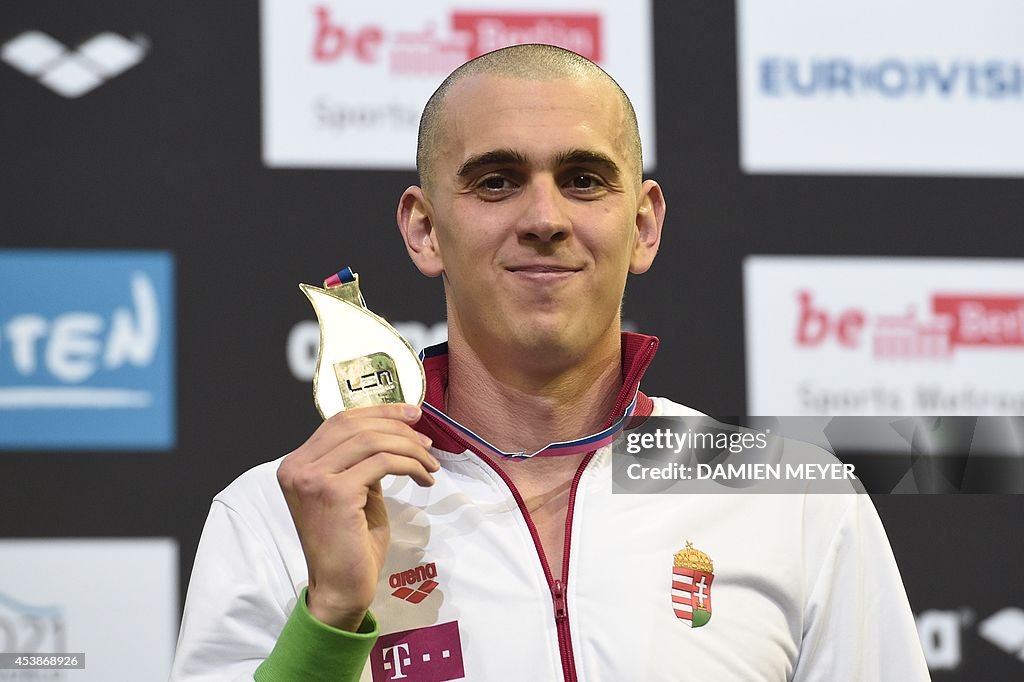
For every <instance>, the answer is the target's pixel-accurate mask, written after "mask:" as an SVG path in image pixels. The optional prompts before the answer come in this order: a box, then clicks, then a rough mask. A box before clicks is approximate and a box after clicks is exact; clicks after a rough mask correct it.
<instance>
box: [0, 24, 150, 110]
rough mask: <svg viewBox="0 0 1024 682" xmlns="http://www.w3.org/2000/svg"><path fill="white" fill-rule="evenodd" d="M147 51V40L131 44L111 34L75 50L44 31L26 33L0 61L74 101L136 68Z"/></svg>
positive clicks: (0, 55) (8, 46)
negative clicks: (75, 98)
mask: <svg viewBox="0 0 1024 682" xmlns="http://www.w3.org/2000/svg"><path fill="white" fill-rule="evenodd" d="M148 50H149V41H148V40H146V39H145V38H142V37H135V38H133V39H131V40H129V39H128V38H125V37H124V36H120V35H118V34H116V33H111V32H109V31H107V32H104V33H99V34H97V35H95V36H93V37H92V38H89V39H88V40H86V41H85V42H84V43H82V44H81V45H79V46H78V47H76V48H74V49H68V47H67V46H66V45H64V44H63V43H61V42H60V41H58V40H56V39H55V38H53V37H51V36H49V35H47V34H46V33H43V32H42V31H25V32H24V33H22V34H20V35H18V36H17V37H15V38H13V39H12V40H9V41H8V42H6V43H4V45H3V47H2V48H0V59H3V61H5V62H7V63H8V64H9V65H11V66H12V67H14V68H15V69H17V70H18V71H21V72H22V73H23V74H25V75H26V76H28V77H29V78H35V79H36V80H37V81H38V82H39V83H40V84H41V85H43V86H45V87H47V88H49V89H50V90H52V91H53V92H55V93H57V94H58V95H61V96H63V97H68V98H74V97H81V96H82V95H84V94H86V93H88V92H90V91H91V90H94V89H95V88H97V87H99V86H100V85H102V84H103V83H105V82H106V81H108V80H110V79H111V78H114V77H115V76H119V75H121V74H122V73H124V72H125V71H127V70H128V69H130V68H131V67H133V66H135V65H136V64H138V63H139V62H141V61H142V60H143V58H145V56H146V52H147V51H148Z"/></svg>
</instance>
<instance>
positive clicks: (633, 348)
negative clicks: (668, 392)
mask: <svg viewBox="0 0 1024 682" xmlns="http://www.w3.org/2000/svg"><path fill="white" fill-rule="evenodd" d="M659 343H660V342H659V341H658V338H657V337H656V336H647V335H645V334H636V333H633V332H622V373H621V378H622V385H621V386H620V388H619V393H618V395H617V396H616V397H615V407H614V408H613V409H612V413H611V414H610V415H608V420H607V422H606V423H605V425H604V428H608V427H609V426H611V425H612V424H613V423H614V422H615V420H616V419H617V418H618V417H620V416H622V414H623V412H624V411H625V409H626V407H627V406H628V405H629V404H630V403H631V402H632V400H633V396H634V395H635V396H636V399H637V400H636V407H635V409H634V411H633V417H648V416H650V415H651V412H652V410H653V409H654V401H652V400H651V399H650V398H649V397H647V396H646V395H645V394H644V393H643V392H642V391H639V390H638V386H639V385H640V378H641V377H643V375H644V372H645V371H647V367H648V366H649V365H650V364H651V360H653V359H654V354H655V352H657V350H658V344H659ZM422 358H423V369H424V370H425V371H426V375H427V391H426V398H425V399H424V401H425V402H426V403H428V404H430V405H431V406H432V407H433V408H435V409H437V410H438V411H441V412H443V411H444V410H445V400H444V398H445V391H446V389H447V388H448V344H447V343H440V344H438V345H436V346H431V347H429V348H426V349H425V350H424V351H423V353H422ZM416 430H417V431H419V432H420V433H423V434H425V435H426V436H428V437H429V438H430V439H431V440H433V441H434V447H437V448H439V449H441V450H444V451H446V452H464V451H466V450H474V451H475V450H476V448H474V447H472V446H471V445H470V443H468V442H467V441H466V440H465V439H464V438H462V437H461V436H460V435H459V434H458V433H457V432H455V431H454V430H453V429H451V428H450V427H448V425H447V424H445V423H444V422H443V421H442V420H441V419H439V418H438V417H436V416H434V415H433V414H431V413H430V412H428V411H424V412H423V417H422V418H421V419H420V420H419V422H418V423H417V424H416ZM478 454H480V453H478Z"/></svg>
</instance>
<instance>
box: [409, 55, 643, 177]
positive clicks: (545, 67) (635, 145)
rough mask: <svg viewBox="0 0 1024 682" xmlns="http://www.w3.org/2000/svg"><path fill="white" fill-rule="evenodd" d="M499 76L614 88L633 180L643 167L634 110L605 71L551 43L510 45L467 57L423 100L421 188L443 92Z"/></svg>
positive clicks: (436, 142)
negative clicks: (479, 78)
mask: <svg viewBox="0 0 1024 682" xmlns="http://www.w3.org/2000/svg"><path fill="white" fill-rule="evenodd" d="M485 74H486V75H491V76H500V77H503V78H514V79H521V80H539V81H552V80H562V79H571V80H593V81H594V82H595V83H598V84H601V83H603V84H605V85H607V86H610V87H612V88H614V89H615V91H616V92H617V93H618V96H619V101H620V102H621V104H622V113H623V119H624V126H623V131H622V134H623V136H624V137H625V138H626V139H625V142H626V149H628V150H629V160H630V163H631V165H632V166H633V169H632V170H633V171H634V173H635V176H636V179H637V181H638V182H639V180H640V178H641V171H642V168H643V153H642V151H641V148H640V129H639V127H638V126H637V122H636V112H635V111H633V105H632V103H630V101H629V98H628V97H627V96H626V93H625V92H624V91H623V90H622V88H621V87H620V86H619V84H618V83H616V82H615V80H614V79H613V78H612V77H611V76H609V75H608V74H607V73H605V71H604V70H603V69H602V68H601V67H600V66H598V65H597V64H595V63H594V62H592V61H590V60H589V59H587V58H586V57H582V56H580V55H578V54H576V53H575V52H570V51H569V50H564V49H562V48H560V47H555V46H553V45H532V44H531V45H513V46H512V47H506V48H502V49H500V50H495V51H494V52H488V53H487V54H485V55H481V56H479V57H477V58H476V59H472V60H470V61H468V62H466V63H465V64H463V65H462V66H460V67H459V68H457V69H455V71H453V72H452V73H451V75H449V76H448V77H447V78H446V79H445V80H444V82H443V83H441V86H440V87H439V88H438V89H437V90H436V91H435V92H434V94H433V95H431V96H430V99H429V100H427V105H426V106H425V107H424V108H423V115H422V116H421V117H420V128H419V139H418V142H417V145H416V170H417V171H419V175H420V184H421V185H422V186H423V188H424V190H426V189H427V188H428V186H429V185H430V183H431V180H432V172H433V169H434V165H435V163H434V162H435V160H436V157H437V154H438V153H439V151H440V149H441V148H442V146H443V144H444V140H445V134H446V128H445V102H446V99H447V96H448V93H449V91H450V90H451V89H452V88H453V87H454V86H455V85H457V84H458V83H460V82H462V81H463V80H465V79H467V78H469V77H471V76H476V75H485Z"/></svg>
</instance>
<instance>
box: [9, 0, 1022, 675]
mask: <svg viewBox="0 0 1024 682" xmlns="http://www.w3.org/2000/svg"><path fill="white" fill-rule="evenodd" d="M28 29H39V30H43V31H45V32H47V33H49V34H51V35H53V36H54V37H56V38H58V39H59V40H61V41H62V42H65V43H67V44H69V45H75V44H77V43H78V42H80V41H81V40H84V39H85V38H86V37H89V36H91V35H93V34H95V33H97V32H99V31H104V30H111V31H115V32H117V33H120V34H123V35H125V36H134V35H142V36H145V37H146V38H147V39H148V40H149V43H150V52H149V54H148V56H147V57H146V59H145V61H144V62H143V63H142V64H140V65H139V66H137V67H135V68H133V69H132V70H130V71H128V72H126V73H125V74H123V75H122V76H119V77H118V78H116V79H114V80H112V81H111V82H109V83H106V84H104V85H103V86H101V87H100V88H98V89H97V90H95V91H94V92H91V93H89V94H88V95H87V96H85V97H82V98H80V99H64V98H62V97H58V96H56V95H54V94H53V93H52V92H50V91H49V90H47V89H45V88H43V87H41V86H39V85H38V84H36V83H34V82H33V81H32V80H31V79H29V78H26V77H25V76H24V75H22V74H20V73H18V72H17V71H15V70H14V69H11V68H9V67H7V66H6V65H0V66H2V67H3V68H0V103H2V105H0V140H2V144H0V148H2V152H3V153H2V158H3V160H4V170H3V182H2V185H0V187H2V189H0V209H2V210H0V215H2V221H3V223H2V224H3V227H2V246H4V247H59V248H103V249H121V248H140V249H159V250H166V251H169V252H172V253H173V255H174V257H175V259H176V270H177V343H178V356H177V366H178V370H177V376H178V416H177V426H178V443H177V447H175V448H174V449H173V450H171V451H163V452H141V453H140V452H116V453H112V452H79V451H76V452H47V451H36V452H10V453H3V455H2V457H0V461H2V471H3V472H4V474H3V476H2V486H3V494H2V497H3V501H2V506H3V509H4V513H2V514H0V535H3V536H7V537H49V536H54V537H65V536H170V537H173V538H176V539H177V540H178V542H179V543H180V549H181V581H182V582H181V585H182V596H184V587H185V586H186V585H187V581H188V575H189V571H190V570H191V564H192V558H193V555H194V552H195V546H196V543H197V541H198V538H199V533H200V530H201V528H202V523H203V520H204V518H205V515H206V512H207V509H208V506H209V502H210V499H211V497H212V496H213V495H214V494H215V493H216V492H217V491H218V490H220V489H221V488H223V487H224V486H225V485H226V484H227V483H228V482H230V481H231V480H232V479H233V478H234V477H235V476H236V475H238V474H239V473H240V472H242V471H243V470H245V469H247V468H249V467H250V466H252V465H254V464H257V463H259V462H262V461H265V460H268V459H272V458H275V457H277V456H279V455H281V454H284V453H285V452H288V451H289V450H291V449H292V448H294V447H295V446H296V445H298V444H299V443H300V442H302V440H304V438H305V437H306V436H307V435H308V434H309V433H310V432H311V431H312V430H313V429H314V428H315V426H316V425H317V423H318V417H317V415H316V413H315V411H314V409H313V407H312V404H311V401H310V388H309V385H308V384H307V383H305V382H301V381H298V380H296V379H295V378H294V377H292V376H291V374H290V372H289V371H288V368H287V365H286V362H285V339H286V337H287V334H288V332H289V330H290V329H291V327H292V326H293V325H294V324H295V323H296V322H298V321H299V320H303V319H312V314H311V312H310V310H309V307H308V303H307V302H306V301H305V299H304V297H303V296H301V295H300V293H299V292H298V290H297V288H296V286H295V285H296V283H297V282H299V281H310V282H313V281H316V280H317V279H318V278H319V277H322V276H323V275H325V274H326V273H328V272H331V271H333V270H334V269H337V267H339V266H340V265H343V264H348V263H351V264H353V265H355V266H356V267H357V269H358V270H359V271H360V273H361V275H362V276H363V278H364V282H365V286H364V288H365V290H366V293H367V296H368V297H369V298H370V299H371V302H372V305H373V308H374V309H375V310H376V311H378V312H380V313H381V314H384V315H385V316H387V317H389V318H390V319H394V320H417V319H418V320H422V321H425V322H428V323H433V322H436V321H439V320H441V319H442V318H443V303H442V297H441V289H440V285H439V283H438V282H437V281H428V280H424V279H422V278H421V277H420V276H419V275H418V273H416V271H415V270H414V269H413V267H412V265H411V264H410V263H409V262H408V260H407V258H406V256H405V254H404V250H403V248H402V246H401V243H400V240H399V237H398V233H397V230H396V229H395V227H394V208H395V204H396V201H397V199H398V196H399V194H400V193H401V191H402V189H404V187H405V186H407V185H408V184H411V183H413V182H414V181H415V176H414V174H413V173H411V172H385V171H374V172H367V171H343V170H270V169H267V168H265V167H264V166H263V164H262V162H261V155H260V71H259V64H260V48H259V24H258V5H257V3H206V2H197V1H195V0H190V1H179V2H173V3H167V2H152V1H144V2H133V3H124V2H110V1H107V2H101V1H92V2H87V3H67V2H55V1H53V0H32V1H31V2H29V1H27V0H16V1H12V2H5V3H3V4H2V5H0V41H4V42H6V41H7V40H9V39H10V38H12V37H13V36H15V35H17V34H18V33H20V32H22V31H24V30H28ZM654 37H655V43H654V51H655V76H656V83H657V88H656V103H657V140H658V154H657V158H658V168H657V169H656V172H655V173H654V175H655V177H657V178H658V179H659V180H660V181H661V183H662V185H663V187H664V188H665V190H666V193H667V196H668V201H669V214H668V221H667V226H666V233H665V238H664V243H663V246H662V250H661V253H660V255H659V258H658V261H657V263H656V265H655V267H654V268H653V269H652V271H651V272H650V273H648V274H646V275H644V276H643V277H638V278H634V279H633V280H632V281H631V282H630V284H629V288H628V291H627V302H626V317H627V318H628V319H630V320H633V321H635V322H636V323H637V325H638V327H639V328H640V329H641V330H643V331H646V332H649V333H653V334H656V335H658V336H660V337H661V338H662V341H663V345H662V350H661V352H660V354H659V356H658V358H657V359H656V360H655V364H654V366H653V368H652V371H651V372H650V374H649V377H648V379H647V380H646V381H645V384H644V389H645V391H646V392H648V393H650V394H653V395H668V396H670V397H672V398H673V399H675V400H677V401H679V402H684V403H686V404H689V405H693V406H695V407H697V408H699V409H701V410H703V411H706V412H708V413H711V414H742V413H743V412H744V406H745V396H744V353H743V300H742V287H741V261H742V259H743V257H744V256H745V255H747V254H839V255H934V256H955V257H960V256H974V257H979V256H980V257H988V256H991V257H997V256H998V257H1007V256H1015V255H1018V254H1021V253H1022V252H1024V232H1022V231H1021V230H1019V229H1015V228H1014V226H1015V225H1017V226H1018V227H1019V220H1020V219H1019V216H1020V215H1021V214H1022V212H1024V211H1022V209H1024V198H1022V197H1024V192H1022V189H1024V187H1022V184H1021V181H1020V180H1015V179H963V178H914V177H834V176H833V177H805V176H800V177H797V176H750V175H745V174H743V173H742V172H740V170H739V163H738V157H739V153H738V134H737V129H738V122H737V81H736V44H735V41H736V31H735V8H734V6H733V4H732V3H729V2H713V3H709V2H697V1H694V0H686V1H673V2H669V1H668V0H656V1H655V2H654ZM666 294H670V295H666ZM875 502H876V504H877V506H878V508H879V512H880V514H881V515H882V518H883V520H884V521H885V524H886V527H887V528H888V529H889V533H890V537H891V540H892V544H893V547H894V550H895V553H896V557H897V559H898V561H899V563H900V565H901V567H902V569H903V572H904V576H905V578H906V581H907V589H908V592H909V594H910V599H911V603H912V605H913V606H914V610H915V612H918V613H920V612H922V611H925V610H942V611H948V612H956V613H958V614H960V615H961V616H962V627H961V630H960V635H961V637H962V644H963V663H962V665H961V666H960V667H959V668H958V669H957V670H955V671H953V672H950V673H943V672H941V671H935V676H936V679H980V678H981V677H982V676H987V677H988V679H999V678H1005V679H1009V678H1011V677H1014V676H1015V675H1019V674H1020V673H1022V672H1024V663H1021V661H1019V660H1015V659H1014V657H1012V656H1010V655H1008V654H1006V653H1004V652H1003V651H1001V650H999V649H998V648H996V647H995V646H993V645H991V644H989V643H988V642H987V641H985V640H983V639H981V638H980V637H979V636H978V635H977V634H976V631H977V622H979V621H980V620H982V619H984V618H985V617H987V616H989V615H991V614H992V613H994V612H995V611H997V610H999V609H1001V608H1003V607H1006V606H1022V604H1021V600H1022V596H1021V590H1020V576H1021V575H1022V574H1024V543H1021V541H1020V537H1019V535H1018V531H1019V527H1020V519H1021V518H1024V497H1019V496H1018V497H995V496H987V497H986V496H976V497H975V496H972V497H967V496H959V497H956V496H931V497H924V496H916V497H886V496H882V497H876V498H875ZM933 644H934V643H933ZM936 645H942V646H946V645H948V642H939V643H937V644H936Z"/></svg>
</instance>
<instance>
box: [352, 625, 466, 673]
mask: <svg viewBox="0 0 1024 682" xmlns="http://www.w3.org/2000/svg"><path fill="white" fill-rule="evenodd" d="M370 670H371V671H372V672H373V682H391V681H392V680H410V681H411V680H416V682H447V681H448V680H460V679H462V678H463V677H465V676H466V670H465V667H464V666H463V663H462V640H461V638H460V637H459V621H457V620H453V621H451V622H448V623H440V624H438V625H431V626H429V627H425V628H413V629H412V630H402V631H401V632H392V633H391V634H387V635H381V637H380V639H378V640H377V643H376V644H375V645H374V647H373V651H371V652H370Z"/></svg>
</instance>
